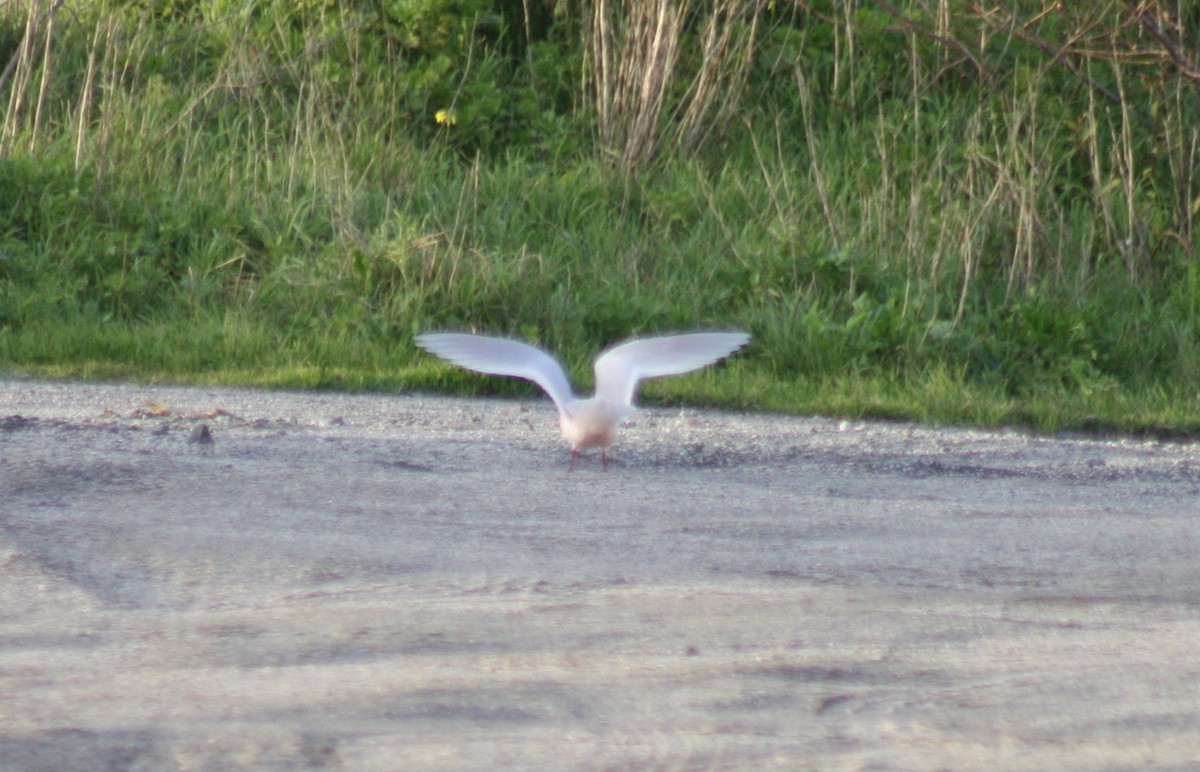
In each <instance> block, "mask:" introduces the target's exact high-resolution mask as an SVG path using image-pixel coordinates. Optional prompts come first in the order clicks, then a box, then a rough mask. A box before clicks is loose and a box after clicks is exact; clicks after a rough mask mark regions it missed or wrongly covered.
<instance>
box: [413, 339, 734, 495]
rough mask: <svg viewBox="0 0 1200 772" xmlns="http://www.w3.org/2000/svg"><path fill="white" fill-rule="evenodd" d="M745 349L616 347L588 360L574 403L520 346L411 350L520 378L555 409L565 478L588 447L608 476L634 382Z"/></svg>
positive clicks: (679, 342)
mask: <svg viewBox="0 0 1200 772" xmlns="http://www.w3.org/2000/svg"><path fill="white" fill-rule="evenodd" d="M749 341H750V336H749V335H747V334H746V333H744V332H697V333H688V334H685V335H668V336H665V337H661V338H643V339H641V340H631V341H629V342H628V343H622V344H621V345H619V346H615V347H613V348H610V349H608V350H607V351H605V352H604V353H603V354H601V355H600V357H599V358H597V359H596V365H595V368H596V395H595V396H594V397H592V398H590V399H579V398H577V397H576V396H575V395H574V394H573V393H572V392H571V384H570V383H569V382H568V381H567V375H566V373H565V372H563V369H562V366H561V365H559V363H558V362H557V361H555V360H554V358H553V357H551V356H550V355H549V354H547V353H546V352H544V351H542V350H540V349H536V348H534V347H533V346H530V345H528V344H525V343H521V342H520V341H515V340H509V339H507V338H491V337H487V336H484V335H466V334H461V333H450V332H429V333H425V334H423V335H418V336H417V338H416V342H417V345H418V346H420V347H421V348H423V349H425V350H426V351H428V352H429V353H431V354H435V355H437V356H439V357H441V358H442V359H445V360H448V361H450V362H452V363H454V364H456V365H458V366H459V367H465V368H467V369H468V370H474V371H476V372H480V373H485V374H487V375H507V376H511V377H514V378H524V379H526V380H529V381H533V382H534V383H536V384H537V385H538V386H541V387H542V388H543V389H544V390H545V391H546V393H547V394H549V395H550V399H552V400H554V404H555V406H557V407H558V423H559V427H560V428H561V429H562V434H563V437H564V438H566V440H567V442H569V443H570V444H571V462H570V464H569V465H568V466H567V471H570V470H571V469H573V468H574V467H575V457H576V456H578V455H579V451H581V450H585V449H587V448H594V447H599V448H600V462H601V465H602V466H603V468H604V469H605V470H607V469H608V446H609V445H612V443H613V440H615V439H616V437H617V427H618V426H619V425H620V424H621V423H622V422H623V421H624V420H625V419H627V418H628V417H629V416H631V415H632V414H633V413H634V412H635V411H634V407H633V397H634V393H635V392H636V390H637V384H638V381H640V380H642V379H643V378H660V377H662V376H665V375H679V374H681V373H686V372H690V371H692V370H697V369H699V368H701V367H704V366H705V365H710V364H712V363H713V362H716V361H717V360H718V359H721V358H723V357H726V356H728V355H730V354H732V353H733V352H734V351H737V350H738V349H739V348H741V347H742V346H744V345H746V344H747V343H748V342H749Z"/></svg>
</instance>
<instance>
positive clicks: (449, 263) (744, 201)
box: [0, 0, 1200, 431]
mask: <svg viewBox="0 0 1200 772" xmlns="http://www.w3.org/2000/svg"><path fill="white" fill-rule="evenodd" d="M1198 42H1200V13H1198V12H1197V11H1196V10H1195V9H1193V8H1192V5H1191V4H1190V3H1185V2H1183V1H1182V0H1176V1H1175V2H1152V1H1150V0H1147V1H1146V2H1140V3H1129V2H1117V1H1116V0H1106V1H1105V2H1099V3H1091V4H1059V3H1050V2H1028V1H1026V2H1016V3H1006V4H1000V3H995V4H967V3H959V2H950V1H949V0H908V1H907V2H899V1H897V2H890V3H889V2H871V1H869V0H859V1H854V0H841V1H840V2H835V1H833V0H827V1H826V2H815V1H814V2H792V3H790V4H789V3H774V2H765V0H708V1H707V2H700V0H686V1H685V2H678V1H676V2H670V1H669V0H631V1H630V2H623V3H616V2H612V1H611V0H581V1H580V2H577V3H558V2H554V3H551V2H537V1H536V0H522V2H515V0H498V1H497V2H491V1H490V0H417V1H415V2H414V1H412V0H406V1H405V2H392V1H391V0H371V1H370V2H368V0H360V1H359V2H328V1H327V0H306V2H303V3H295V2H289V3H283V2H279V1H278V0H139V1H138V2H133V3H116V2H100V1H97V2H91V3H69V2H63V1H62V0H24V2H15V3H9V4H6V5H4V6H3V7H2V8H0V63H2V64H0V66H3V67H4V69H3V71H2V72H0V96H2V98H3V100H4V101H3V102H2V103H0V104H2V105H3V109H4V112H3V123H2V124H0V361H3V362H6V363H8V365H9V367H11V368H13V369H16V370H30V371H35V372H42V373H51V374H76V375H78V374H83V375H94V376H104V377H109V376H116V377H127V376H134V377H163V378H174V379H183V380H198V379H200V380H225V381H242V382H246V381H249V382H257V383H295V384H306V385H342V386H351V387H363V386H370V387H384V386H396V385H401V386H405V385H407V386H422V387H433V386H439V385H446V386H453V387H455V388H463V387H467V388H481V387H483V385H484V382H482V381H480V380H476V379H473V378H472V377H471V376H469V375H465V374H462V373H457V372H449V371H447V370H445V369H443V368H440V367H439V366H437V365H434V364H432V363H430V362H428V361H427V360H424V359H421V358H419V357H418V356H417V355H416V354H415V353H414V350H413V349H412V346H411V336H412V335H413V334H414V333H415V332H416V331H419V330H422V329H427V328H431V327H455V328H471V329H478V330H481V331H490V332H497V333H508V334H514V335H520V336H523V337H526V338H530V339H535V340H538V341H540V342H542V343H544V344H546V345H548V346H552V347H554V348H555V349H557V350H559V351H562V352H563V354H564V356H566V357H568V358H569V359H570V360H571V361H583V360H584V359H585V355H587V354H590V353H594V352H595V351H596V350H597V349H598V348H599V347H600V346H601V345H603V344H605V343H608V342H610V341H612V340H614V339H617V338H622V337H625V336H628V335H630V334H635V333H640V332H647V331H655V330H668V329H677V328H688V327H696V326H732V325H738V326H743V327H745V328H746V329H748V330H750V331H751V332H752V333H753V334H754V337H755V341H756V343H755V345H754V347H753V348H752V349H751V351H750V352H749V353H748V355H746V356H744V357H742V358H740V359H739V360H738V361H736V362H734V363H733V364H732V365H731V367H730V368H729V369H728V370H727V371H726V372H723V373H721V374H720V375H721V377H720V379H719V380H720V382H721V383H725V384H727V386H725V387H723V388H718V387H717V386H716V383H717V381H716V380H715V376H711V375H704V376H698V377H697V378H694V379H684V380H682V381H679V382H678V384H676V385H663V386H661V387H658V388H659V389H660V390H659V391H657V392H655V391H653V390H652V392H651V395H652V396H654V395H655V394H657V395H658V396H660V397H663V396H668V397H675V396H678V397H681V398H682V397H688V398H693V399H704V400H707V401H712V402H717V403H723V404H731V405H758V406H762V407H768V408H772V409H785V410H817V411H829V412H837V413H845V414H876V415H888V416H896V417H920V418H931V419H938V420H955V421H978V422H987V423H999V422H1022V423H1032V424H1035V425H1038V426H1040V427H1043V428H1055V427H1059V426H1072V425H1073V426H1112V427H1117V428H1126V429H1138V428H1158V429H1167V430H1171V431H1191V430H1193V429H1194V428H1195V427H1196V426H1197V425H1198V424H1200V412H1198V411H1197V404H1196V399H1195V397H1194V396H1193V394H1194V393H1195V389H1194V388H1193V386H1192V384H1193V383H1195V382H1196V376H1197V375H1200V329H1198V324H1200V323H1198V321H1197V306H1198V305H1200V273H1198V271H1200V269H1198V267H1197V260H1196V258H1197V248H1198V236H1197V232H1196V221H1197V218H1198V217H1200V168H1198V167H1200V57H1198V56H1197V55H1196V54H1195V51H1197V50H1200V45H1198ZM578 375H579V376H580V377H582V378H586V376H587V374H586V373H584V372H580V373H578ZM487 387H488V388H491V387H493V385H492V384H491V383H488V384H487Z"/></svg>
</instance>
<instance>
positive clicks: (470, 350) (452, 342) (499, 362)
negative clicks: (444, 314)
mask: <svg viewBox="0 0 1200 772" xmlns="http://www.w3.org/2000/svg"><path fill="white" fill-rule="evenodd" d="M416 342H417V345H418V346H420V347H421V348H423V349H425V350H426V351H428V352H429V353H430V354H435V355H437V356H439V357H441V358H442V359H445V360H447V361H448V362H452V363H454V364H456V365H458V366H459V367H465V368H467V369H468V370H474V371H475V372H477V373H485V374H487V375H507V376H510V377H513V378H524V379H525V380H528V381H533V382H534V383H536V384H537V385H538V386H541V387H542V388H543V389H545V391H546V393H547V394H549V395H550V399H552V400H554V404H555V405H556V406H557V407H558V411H559V412H560V413H565V412H566V406H567V403H568V402H570V401H571V400H572V399H573V397H572V395H571V384H570V383H569V382H568V381H567V375H566V373H564V372H563V369H562V366H561V365H559V363H558V362H556V361H555V360H554V358H553V357H552V356H550V355H549V354H547V353H546V352H544V351H542V350H541V349H536V348H534V347H533V346H530V345H528V344H525V343H521V342H520V341H516V340H509V339H508V338H490V337H487V336H484V335H467V334H463V333H455V332H427V333H425V334H423V335H418V336H417V337H416Z"/></svg>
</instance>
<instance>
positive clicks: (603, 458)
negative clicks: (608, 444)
mask: <svg viewBox="0 0 1200 772" xmlns="http://www.w3.org/2000/svg"><path fill="white" fill-rule="evenodd" d="M600 468H601V469H603V470H604V471H605V472H607V471H608V450H607V449H606V448H600Z"/></svg>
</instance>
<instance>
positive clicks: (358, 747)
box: [0, 381, 1200, 770]
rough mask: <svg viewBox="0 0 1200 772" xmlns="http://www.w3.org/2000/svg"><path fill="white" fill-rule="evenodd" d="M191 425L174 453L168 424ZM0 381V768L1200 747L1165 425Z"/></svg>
mask: <svg viewBox="0 0 1200 772" xmlns="http://www.w3.org/2000/svg"><path fill="white" fill-rule="evenodd" d="M200 423H204V424H207V426H208V427H209V428H210V430H211V433H212V436H213V438H214V442H213V443H212V444H200V443H189V442H188V437H189V435H190V433H191V432H192V430H193V429H194V427H195V426H196V425H197V424H200ZM615 450H616V455H617V456H618V459H619V460H618V462H617V463H615V464H614V465H613V468H612V470H611V471H610V472H609V473H607V474H604V473H602V472H601V471H600V469H599V463H598V461H597V460H596V459H594V458H588V459H586V460H584V461H583V462H582V463H581V464H580V465H579V467H578V468H577V470H576V471H575V472H574V473H572V474H567V473H566V460H567V454H566V448H565V445H564V444H563V443H562V441H561V440H560V439H559V437H558V434H557V427H556V421H555V416H554V414H553V409H552V408H551V407H550V405H549V403H548V402H542V401H537V402H528V403H526V402H504V401H495V400H473V401H465V400H452V399H441V398H431V397H422V396H411V395H390V396H389V395H379V396H361V395H358V396H352V395H339V394H327V393H316V394H314V393H295V392H287V393H281V392H266V391H246V390H225V389H183V388H170V387H160V386H136V385H73V384H46V383H39V382H32V381H8V382H0V768H3V769H6V770H7V769H56V770H60V769H66V770H71V769H80V770H105V769H112V770H117V769H145V770H157V769H204V770H209V769H212V770H217V769H348V770H372V769H384V770H387V769H447V770H464V769H467V770H469V769H481V770H482V769H498V768H526V769H560V768H561V769H600V768H606V769H618V768H645V767H651V768H672V769H678V768H686V769H696V768H701V769H708V768H712V769H735V768H736V769H747V768H754V769H762V768H789V769H791V768H797V767H799V768H805V767H811V768H818V769H831V768H832V769H884V770H886V769H914V770H915V769H932V768H939V767H940V768H948V769H1063V768H1068V769H1069V768H1076V769H1096V768H1117V769H1120V768H1146V767H1156V766H1157V767H1175V768H1192V767H1194V766H1195V765H1197V764H1200V651H1198V648H1200V561H1198V560H1197V558H1198V557H1200V498H1198V493H1200V446H1197V445H1194V444H1159V443H1154V442H1140V441H1111V442H1100V441H1085V440H1053V439H1044V438H1035V437H1030V436H1028V435H1025V434H1022V433H1017V432H999V433H993V432H975V431H961V430H954V429H935V428H925V427H919V426H912V425H899V424H873V423H845V422H839V421H833V420H826V419H811V418H791V417H780V416H774V415H731V414H725V413H714V412H705V411H696V410H690V409H689V410H684V411H680V410H648V411H645V412H644V413H642V414H641V415H640V416H639V417H638V418H637V419H636V421H635V423H634V424H633V425H632V426H631V427H629V428H628V429H627V430H626V431H625V433H624V434H623V436H622V439H621V442H620V444H619V445H618V446H617V447H616V448H615Z"/></svg>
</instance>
